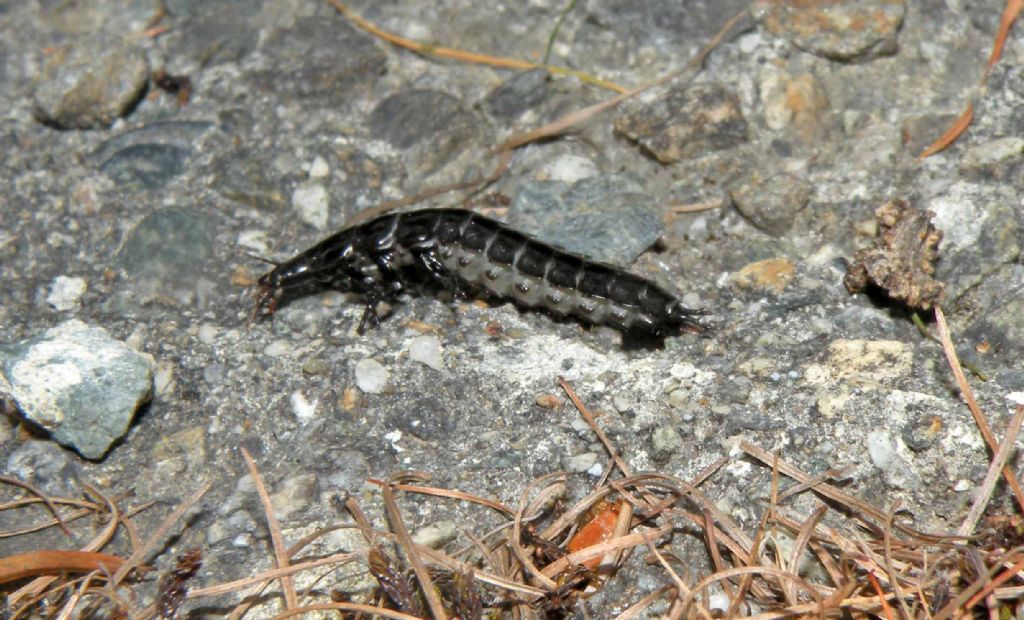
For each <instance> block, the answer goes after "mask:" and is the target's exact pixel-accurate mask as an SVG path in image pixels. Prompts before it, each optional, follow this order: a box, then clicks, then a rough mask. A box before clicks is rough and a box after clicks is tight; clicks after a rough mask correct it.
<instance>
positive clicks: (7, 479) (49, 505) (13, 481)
mask: <svg viewBox="0 0 1024 620" xmlns="http://www.w3.org/2000/svg"><path fill="white" fill-rule="evenodd" d="M0 482H2V483H5V484H9V485H12V486H16V487H21V488H23V489H25V490H26V491H28V492H29V493H31V494H33V495H35V496H36V497H38V498H39V500H40V501H41V502H43V504H44V505H45V506H46V509H47V510H49V511H50V514H52V515H53V518H54V520H56V522H57V526H58V527H60V529H61V531H62V532H64V534H65V535H66V536H67V537H68V538H72V537H73V536H72V534H71V530H70V529H68V526H67V525H65V523H64V520H63V519H61V516H60V513H59V512H58V511H57V506H56V505H54V503H53V501H51V500H50V498H49V496H48V495H46V494H45V493H43V492H42V491H40V490H39V489H37V488H35V487H34V486H32V485H31V484H29V483H27V482H25V481H23V480H18V479H17V478H14V477H12V476H4V475H0Z"/></svg>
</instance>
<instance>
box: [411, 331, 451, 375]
mask: <svg viewBox="0 0 1024 620" xmlns="http://www.w3.org/2000/svg"><path fill="white" fill-rule="evenodd" d="M441 354H442V349H441V339H440V338H438V337H437V336H416V337H415V338H413V339H412V340H411V341H410V342H409V359H411V360H412V361H414V362H419V363H421V364H426V365H427V366H430V367H431V368H433V369H434V370H442V369H443V368H444V360H443V359H442V357H441Z"/></svg>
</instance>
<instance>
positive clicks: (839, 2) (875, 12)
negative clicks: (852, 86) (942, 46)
mask: <svg viewBox="0 0 1024 620" xmlns="http://www.w3.org/2000/svg"><path fill="white" fill-rule="evenodd" d="M906 10H907V9H906V6H905V5H904V2H903V0H828V1H827V2H812V3H806V2H789V1H787V0H757V1H756V2H754V4H753V6H752V7H751V11H752V12H753V13H754V15H755V16H756V17H757V18H758V19H759V20H760V21H761V24H762V25H764V27H765V28H767V29H768V31H769V32H771V33H773V34H776V35H782V36H785V37H786V38H788V39H789V40H790V41H792V43H793V45H795V46H797V47H798V48H800V49H802V50H804V51H807V52H811V53H812V54H817V55H819V56H824V57H825V58H834V59H836V60H847V61H849V60H859V61H863V60H870V59H872V58H876V57H878V56H887V55H891V54H894V53H895V52H896V50H897V49H899V45H898V43H897V38H896V37H897V34H898V33H899V29H900V25H901V24H902V23H903V15H904V14H905V13H906Z"/></svg>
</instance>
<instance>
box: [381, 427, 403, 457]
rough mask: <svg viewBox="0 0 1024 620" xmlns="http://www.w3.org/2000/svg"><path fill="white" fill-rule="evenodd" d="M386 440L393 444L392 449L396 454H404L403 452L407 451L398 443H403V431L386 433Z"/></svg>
mask: <svg viewBox="0 0 1024 620" xmlns="http://www.w3.org/2000/svg"><path fill="white" fill-rule="evenodd" d="M384 439H387V440H388V441H390V442H391V447H392V448H393V449H394V451H395V452H402V451H403V450H405V448H403V447H402V446H400V445H398V442H399V441H402V431H400V430H393V431H388V432H387V433H384Z"/></svg>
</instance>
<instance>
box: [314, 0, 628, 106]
mask: <svg viewBox="0 0 1024 620" xmlns="http://www.w3.org/2000/svg"><path fill="white" fill-rule="evenodd" d="M327 2H328V4H330V5H331V6H333V7H334V8H335V9H337V11H338V12H339V13H341V14H342V15H344V16H345V17H347V18H348V19H349V21H351V22H352V23H354V24H355V25H356V26H359V27H360V28H362V29H363V30H365V31H366V32H368V33H370V34H372V35H373V36H375V37H378V38H380V39H383V40H385V41H387V42H388V43H391V44H392V45H397V46H398V47H402V48H405V49H407V50H410V51H413V52H416V53H418V54H424V55H427V56H435V57H437V58H447V59H449V60H458V61H461V62H471V63H474V64H480V65H489V66H491V67H498V68H500V69H517V70H520V71H522V70H525V69H537V68H544V69H547V70H548V71H550V72H551V73H556V74H560V75H568V76H572V77H575V78H577V79H579V80H580V81H582V82H586V83H589V84H594V85H595V86H600V87H601V88H607V89H608V90H613V91H616V92H623V91H625V90H626V89H625V88H624V87H622V86H619V85H618V84H615V83H613V82H609V81H607V80H602V79H599V78H595V77H593V76H591V75H588V74H586V73H583V72H582V71H574V70H572V69H568V68H566V67H559V66H557V65H544V64H538V63H534V62H527V61H524V60H517V59H515V58H501V57H498V56H488V55H486V54H477V53H474V52H466V51H463V50H458V49H452V48H450V47H439V46H436V45H428V44H425V43H418V42H416V41H410V40H409V39H405V38H403V37H400V36H398V35H396V34H392V33H390V32H386V31H384V30H381V29H380V28H378V27H377V26H375V25H373V24H372V23H370V22H369V21H367V20H365V19H363V18H362V17H360V16H359V15H356V14H355V13H354V12H353V11H352V9H350V8H348V7H347V6H345V5H344V4H342V3H341V2H340V0H327Z"/></svg>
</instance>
